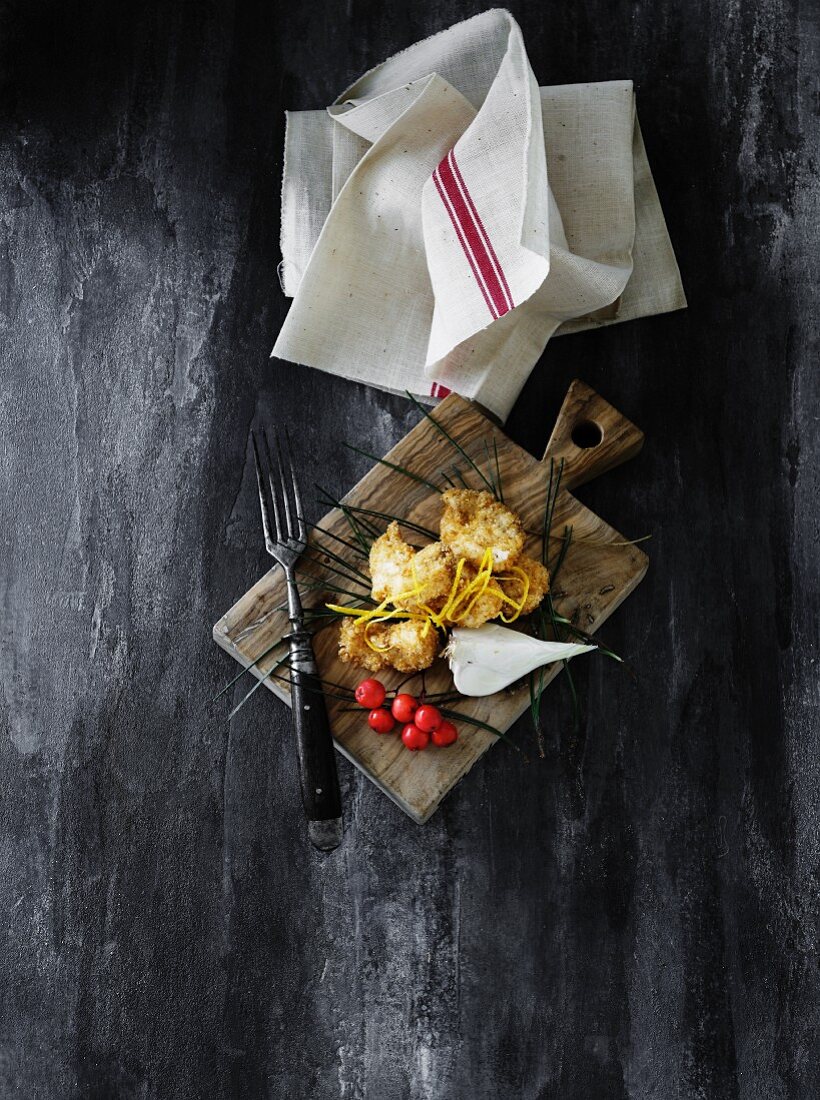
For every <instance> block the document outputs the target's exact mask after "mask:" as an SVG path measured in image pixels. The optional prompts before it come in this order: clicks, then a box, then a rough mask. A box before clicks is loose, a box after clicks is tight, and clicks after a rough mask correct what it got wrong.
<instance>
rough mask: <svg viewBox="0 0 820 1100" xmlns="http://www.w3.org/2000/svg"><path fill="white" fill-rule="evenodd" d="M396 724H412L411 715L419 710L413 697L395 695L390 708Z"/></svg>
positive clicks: (416, 700)
mask: <svg viewBox="0 0 820 1100" xmlns="http://www.w3.org/2000/svg"><path fill="white" fill-rule="evenodd" d="M390 709H391V710H392V712H393V717H394V718H395V719H396V721H397V722H412V721H413V715H414V714H415V713H416V711H417V710H418V709H419V703H418V699H416V697H415V695H397V696H396V698H395V699H394V700H393V706H392V707H391V708H390Z"/></svg>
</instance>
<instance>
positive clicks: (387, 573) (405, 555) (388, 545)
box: [370, 521, 416, 603]
mask: <svg viewBox="0 0 820 1100" xmlns="http://www.w3.org/2000/svg"><path fill="white" fill-rule="evenodd" d="M415 555H416V551H415V550H414V549H413V547H412V546H410V544H409V543H407V542H405V541H404V539H403V538H402V537H401V532H400V531H399V525H398V523H396V522H395V521H394V522H393V523H391V524H390V526H389V527H388V528H387V530H386V531H385V533H384V534H383V535H380V536H379V537H378V538H377V539H376V541H375V542H374V543H373V545H372V546H371V547H370V580H371V582H372V586H373V599H374V600H376V602H377V603H381V602H382V600H387V599H391V598H392V597H394V596H398V595H399V593H401V592H404V591H405V590H406V588H407V587H408V586H407V584H406V577H407V575H408V574H409V572H410V563H411V562H412V560H413V558H414V557H415Z"/></svg>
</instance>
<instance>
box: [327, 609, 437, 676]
mask: <svg viewBox="0 0 820 1100" xmlns="http://www.w3.org/2000/svg"><path fill="white" fill-rule="evenodd" d="M367 638H369V639H370V641H371V642H372V643H373V645H375V646H378V650H374V649H373V648H372V647H371V646H369V645H368V644H367ZM367 638H366V637H365V624H364V623H362V622H360V621H359V620H358V619H343V620H342V624H341V629H340V633H339V657H340V658H341V659H342V660H343V661H344V662H345V663H346V664H352V665H357V666H358V667H359V668H366V669H367V670H368V671H369V672H381V671H382V669H385V668H395V669H396V670H397V671H398V672H421V670H422V669H423V668H429V666H430V665H431V664H432V663H433V661H434V660H435V659H436V657H437V656H438V652H439V649H440V648H441V643H440V639H439V636H438V631H436V630H435V629H434V628H433V627H432V625H429V624H426V623H422V622H416V621H415V620H413V619H407V620H405V621H404V622H394V623H374V624H373V625H372V626H371V627H370V629H369V631H368V633H367Z"/></svg>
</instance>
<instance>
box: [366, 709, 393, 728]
mask: <svg viewBox="0 0 820 1100" xmlns="http://www.w3.org/2000/svg"><path fill="white" fill-rule="evenodd" d="M367 724H368V726H370V728H371V729H372V730H375V731H376V733H390V731H391V730H392V728H393V726H395V724H396V723H395V722H394V721H393V715H392V714H391V713H390V711H389V710H387V708H386V707H376V709H375V710H371V712H370V714H368V716H367Z"/></svg>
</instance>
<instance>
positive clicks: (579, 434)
mask: <svg viewBox="0 0 820 1100" xmlns="http://www.w3.org/2000/svg"><path fill="white" fill-rule="evenodd" d="M603 438H604V433H603V432H602V431H601V429H600V427H599V426H598V425H597V424H596V423H595V421H594V420H582V421H581V423H580V424H576V425H575V427H574V428H573V429H572V442H573V443H574V444H575V446H576V447H580V449H581V450H582V451H588V450H589V449H590V448H591V447H597V446H598V444H599V443H601V442H602V440H603Z"/></svg>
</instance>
